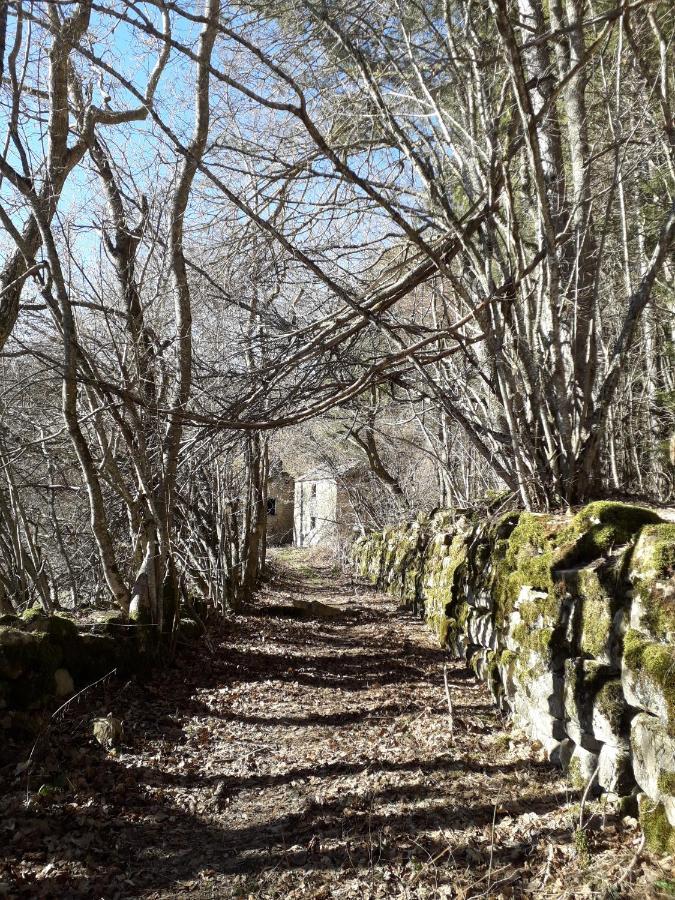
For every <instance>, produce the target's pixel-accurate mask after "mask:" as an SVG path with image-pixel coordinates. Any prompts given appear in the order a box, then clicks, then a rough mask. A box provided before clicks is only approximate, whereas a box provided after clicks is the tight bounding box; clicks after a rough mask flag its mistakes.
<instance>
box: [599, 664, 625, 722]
mask: <svg viewBox="0 0 675 900" xmlns="http://www.w3.org/2000/svg"><path fill="white" fill-rule="evenodd" d="M594 705H595V707H596V708H597V709H598V710H599V712H600V713H601V714H602V715H603V716H604V718H605V719H607V721H608V722H609V724H610V727H611V729H612V731H613V732H614V733H616V734H621V733H622V732H623V731H625V729H626V727H627V724H628V723H627V721H626V717H627V715H628V709H627V706H626V701H625V699H624V696H623V688H622V687H621V681H620V680H619V679H618V678H613V679H612V680H611V681H607V682H605V684H603V686H602V687H601V688H600V690H599V691H598V692H597V694H596V696H595V704H594Z"/></svg>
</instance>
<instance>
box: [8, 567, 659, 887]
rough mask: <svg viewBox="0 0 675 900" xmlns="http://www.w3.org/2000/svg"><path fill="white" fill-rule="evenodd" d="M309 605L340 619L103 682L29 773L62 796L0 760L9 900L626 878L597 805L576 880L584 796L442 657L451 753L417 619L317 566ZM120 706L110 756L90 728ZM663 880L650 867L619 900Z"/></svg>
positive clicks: (439, 687) (437, 673) (272, 621)
mask: <svg viewBox="0 0 675 900" xmlns="http://www.w3.org/2000/svg"><path fill="white" fill-rule="evenodd" d="M288 577H289V578H293V577H294V576H293V575H292V573H291V574H290V575H288ZM301 589H302V585H301V584H299V583H298V584H296V585H295V587H294V593H295V594H297V593H299V592H300V591H301ZM347 591H349V593H348V592H347ZM311 592H312V599H314V600H316V599H319V600H320V601H321V602H323V601H326V602H327V603H328V604H334V603H335V602H339V603H340V605H341V609H342V610H343V612H342V614H341V615H340V616H339V618H335V619H330V620H322V621H316V620H314V621H308V620H297V619H289V618H275V617H274V616H270V615H249V616H246V617H244V616H242V617H239V618H238V619H237V621H236V622H235V623H234V627H232V626H230V627H229V628H228V629H227V631H223V634H222V636H221V638H220V642H219V645H218V646H217V647H216V648H215V652H214V653H213V655H212V656H210V657H209V658H208V659H206V658H205V655H204V648H197V650H196V651H187V653H186V655H184V656H183V657H182V658H181V659H180V660H179V663H178V666H177V668H175V669H173V670H167V671H166V672H158V673H157V674H156V675H155V677H154V678H153V679H152V681H150V682H149V683H148V684H146V685H126V686H119V685H117V686H108V687H106V688H105V693H103V694H102V695H101V696H100V697H99V701H100V707H101V708H100V710H91V709H90V710H87V711H86V713H85V712H83V710H81V709H80V710H78V711H77V715H76V716H73V718H72V719H70V720H68V721H67V722H65V723H64V726H63V728H62V729H61V730H60V731H58V732H56V733H55V734H54V735H53V736H52V743H51V745H50V746H49V748H48V749H47V752H46V753H45V754H44V755H43V756H42V757H41V759H40V760H39V761H38V764H37V768H38V769H39V771H38V772H35V773H31V778H32V779H33V783H35V784H36V785H39V784H43V783H44V784H52V785H56V784H58V785H61V786H62V787H61V789H60V791H59V792H58V794H57V793H53V794H50V793H49V792H47V795H46V796H44V797H42V798H41V799H40V804H39V806H38V805H37V804H36V803H34V802H33V800H31V803H29V805H28V806H26V804H25V780H26V776H27V773H26V771H24V769H25V765H23V764H19V765H18V766H17V765H16V760H15V762H14V763H11V764H9V763H8V765H7V766H6V767H5V769H4V770H3V774H4V775H5V777H6V778H7V780H8V782H9V784H10V786H11V790H10V791H8V792H7V793H6V794H5V795H4V797H3V798H2V799H1V800H0V847H2V848H3V849H2V859H1V861H0V897H3V896H9V897H12V898H14V897H31V898H44V897H52V896H53V897H64V896H66V897H91V898H98V897H101V896H105V897H106V900H115V898H118V897H119V898H127V897H143V898H147V900H151V898H154V900H157V898H176V897H183V896H184V897H198V898H204V900H206V898H212V897H218V898H220V897H223V898H228V897H232V898H235V897H236V898H255V900H265V898H270V900H271V898H279V900H281V898H283V900H286V898H293V900H307V898H315V900H323V898H345V900H351V898H358V900H362V898H363V900H368V898H373V900H374V898H400V900H449V898H466V900H469V898H472V900H475V898H478V897H483V896H489V897H491V898H499V897H504V898H506V897H523V896H537V897H546V898H549V897H550V898H558V897H560V898H563V897H570V896H575V897H576V896H579V897H581V896H585V895H586V894H588V891H591V892H592V891H593V890H595V889H596V887H597V886H598V885H601V884H602V883H603V881H604V882H611V881H614V880H616V878H617V877H618V875H619V874H620V872H621V871H622V870H623V869H624V868H625V867H626V866H627V865H628V864H629V862H630V860H631V859H632V858H633V856H634V853H635V842H636V838H637V831H636V824H637V823H635V820H629V819H626V820H623V821H622V820H620V819H618V818H617V817H616V816H615V815H613V814H612V813H611V811H608V810H604V811H603V810H602V809H601V808H600V806H599V804H595V805H594V806H593V807H592V808H591V807H589V812H592V813H593V815H594V818H593V819H592V822H591V824H592V829H591V831H590V832H589V834H590V840H589V860H588V862H587V864H586V865H585V866H583V865H582V864H581V861H580V859H579V857H578V853H577V850H576V848H575V846H574V841H573V838H572V825H573V823H574V821H575V819H574V814H573V813H574V811H573V808H572V804H573V802H574V801H575V800H577V799H578V798H577V797H576V795H574V794H571V793H570V792H569V790H568V788H567V785H566V784H565V782H564V781H563V780H562V779H561V778H560V777H559V775H558V773H557V772H556V771H555V770H554V769H552V768H551V767H550V766H549V765H548V764H547V763H546V762H544V761H543V759H542V751H541V750H538V749H537V748H536V747H533V746H532V744H531V743H529V742H528V741H527V740H526V739H525V738H524V736H523V735H519V734H518V733H517V732H515V731H513V730H511V729H509V728H508V726H507V725H506V724H505V723H504V722H503V720H502V719H501V717H500V715H499V713H498V711H497V710H496V709H495V708H494V707H493V705H492V704H491V702H490V699H489V697H488V694H487V691H486V689H485V687H484V686H483V685H481V684H479V683H477V682H476V681H474V680H473V678H471V677H469V675H468V673H467V672H466V670H464V669H463V668H461V667H460V666H459V665H458V664H449V666H448V678H449V680H450V683H451V690H452V697H453V705H454V708H455V735H454V737H455V740H454V743H453V745H452V746H450V742H449V735H448V724H447V721H448V720H447V705H446V702H445V697H444V693H443V664H444V663H447V655H446V654H445V653H444V652H443V651H441V650H439V649H438V648H437V647H435V646H434V644H433V641H432V637H431V635H429V634H428V633H427V632H426V631H425V630H424V628H423V626H422V625H421V624H420V622H419V621H418V620H417V619H415V618H414V617H413V616H412V615H408V614H407V613H405V612H401V611H400V610H397V609H396V608H395V605H394V603H392V602H391V601H390V600H389V599H387V598H384V597H381V596H377V595H375V594H373V593H371V592H370V591H367V590H365V589H363V588H358V587H357V589H356V590H354V588H353V587H351V586H350V587H349V589H347V587H346V585H345V584H341V583H339V582H338V581H336V580H335V577H334V576H333V575H330V576H329V575H328V574H327V572H326V571H324V572H318V573H316V577H313V579H312V583H311ZM283 599H284V597H281V596H280V595H279V593H278V592H275V591H273V590H267V591H266V592H265V591H263V593H262V595H261V598H260V603H261V605H262V606H263V607H265V608H267V607H269V608H272V607H274V606H275V605H277V606H278V605H279V603H280V601H282V600H283ZM213 639H214V642H215V643H218V641H217V640H216V636H215V635H214V636H213ZM190 652H192V655H189V654H190ZM111 710H112V714H113V715H114V716H115V717H118V718H120V719H121V718H123V719H124V720H125V733H124V736H123V741H122V744H121V746H120V747H119V748H117V749H118V755H117V756H116V757H115V756H112V755H111V754H109V753H106V752H105V750H104V748H103V747H100V746H98V745H97V744H96V743H95V742H94V740H93V738H92V736H91V731H90V729H91V719H92V717H93V716H95V715H97V714H103V715H107V714H108V713H109V712H110V711H111ZM19 752H20V748H18V749H17V753H19ZM16 758H17V759H25V758H26V756H25V755H24V756H23V757H22V756H21V755H18V756H17V757H16ZM38 779H39V780H38ZM31 796H34V795H31ZM672 876H673V872H672V861H671V863H666V864H665V867H664V864H663V862H662V864H661V868H656V864H655V862H654V861H653V860H647V861H645V862H644V863H643V864H641V865H638V866H636V867H635V870H634V871H633V872H632V873H631V879H630V883H627V884H625V885H623V887H624V888H625V889H626V890H625V891H624V896H629V895H630V891H633V892H634V895H635V896H646V895H647V891H648V890H651V888H649V887H648V885H649V884H653V883H654V882H655V879H657V878H659V879H660V881H661V883H663V884H665V883H666V882H667V881H668V879H670V878H672ZM589 896H590V895H589ZM654 896H658V894H654Z"/></svg>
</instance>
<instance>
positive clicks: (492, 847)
mask: <svg viewBox="0 0 675 900" xmlns="http://www.w3.org/2000/svg"><path fill="white" fill-rule="evenodd" d="M498 803H499V800H497V801H496V803H495V808H494V809H493V810H492V830H491V831H490V865H489V866H488V875H487V892H488V893H490V882H491V881H492V858H493V856H494V852H495V822H496V821H497V804H498Z"/></svg>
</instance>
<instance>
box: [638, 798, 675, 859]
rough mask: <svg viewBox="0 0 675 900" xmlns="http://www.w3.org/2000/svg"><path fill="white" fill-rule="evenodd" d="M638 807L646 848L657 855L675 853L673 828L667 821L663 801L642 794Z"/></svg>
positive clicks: (674, 829) (674, 832)
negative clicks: (656, 801)
mask: <svg viewBox="0 0 675 900" xmlns="http://www.w3.org/2000/svg"><path fill="white" fill-rule="evenodd" d="M638 807H639V815H640V825H641V826H642V831H643V832H644V836H645V844H646V846H647V849H648V850H651V852H652V853H656V854H659V855H671V854H673V853H675V828H673V826H672V825H671V824H670V822H669V821H668V817H667V816H666V810H665V807H664V805H663V803H655V802H654V801H653V800H650V799H649V797H647V796H646V794H642V795H641V796H640V797H639V800H638Z"/></svg>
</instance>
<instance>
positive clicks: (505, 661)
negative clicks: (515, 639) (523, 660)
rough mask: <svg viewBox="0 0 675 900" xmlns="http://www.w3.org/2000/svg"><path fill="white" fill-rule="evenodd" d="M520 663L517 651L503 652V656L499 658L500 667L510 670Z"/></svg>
mask: <svg viewBox="0 0 675 900" xmlns="http://www.w3.org/2000/svg"><path fill="white" fill-rule="evenodd" d="M517 661H518V654H517V653H516V652H515V650H502V652H501V655H500V657H499V665H500V666H501V667H502V668H504V669H508V668H509V666H512V665H515V664H516V662H517Z"/></svg>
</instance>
